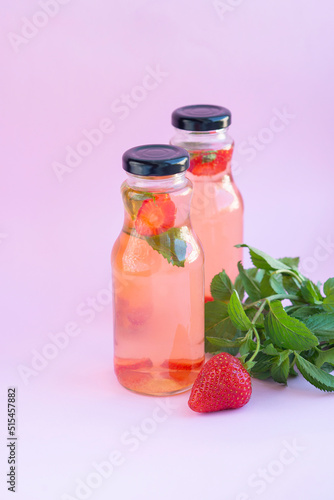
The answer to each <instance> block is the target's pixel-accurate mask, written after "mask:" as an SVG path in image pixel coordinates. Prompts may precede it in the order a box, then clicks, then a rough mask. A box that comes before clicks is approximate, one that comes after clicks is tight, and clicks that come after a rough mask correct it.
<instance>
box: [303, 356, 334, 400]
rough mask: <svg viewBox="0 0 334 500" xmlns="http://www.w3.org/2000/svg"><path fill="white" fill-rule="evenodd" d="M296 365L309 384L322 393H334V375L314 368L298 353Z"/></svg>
mask: <svg viewBox="0 0 334 500" xmlns="http://www.w3.org/2000/svg"><path fill="white" fill-rule="evenodd" d="M296 364H297V367H298V370H299V371H300V373H301V374H302V375H303V377H304V378H305V379H306V380H307V381H308V382H310V384H312V385H314V386H315V387H317V388H318V389H320V390H321V391H328V392H333V391H334V377H333V375H330V374H329V373H326V372H325V371H323V370H321V368H318V367H316V366H314V365H313V364H312V363H310V362H309V361H307V360H306V359H304V358H303V357H302V356H300V355H299V354H297V353H296Z"/></svg>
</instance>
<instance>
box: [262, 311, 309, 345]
mask: <svg viewBox="0 0 334 500" xmlns="http://www.w3.org/2000/svg"><path fill="white" fill-rule="evenodd" d="M264 324H265V330H266V333H267V335H268V337H269V338H270V339H271V341H272V342H273V344H274V345H275V346H276V347H281V348H283V349H291V350H296V351H304V350H305V349H310V348H311V347H313V346H316V345H318V339H317V337H316V336H315V335H313V333H311V332H310V330H309V329H308V328H307V327H306V325H305V324H304V323H302V322H301V321H299V320H297V319H295V318H292V317H291V316H289V315H288V314H287V313H286V312H285V311H284V309H283V306H282V304H281V302H279V301H273V302H270V303H269V314H268V315H267V317H266V319H265V322H264Z"/></svg>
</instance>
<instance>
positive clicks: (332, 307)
mask: <svg viewBox="0 0 334 500" xmlns="http://www.w3.org/2000/svg"><path fill="white" fill-rule="evenodd" d="M322 306H323V308H324V309H325V311H328V312H334V294H333V295H327V297H326V298H325V299H324V301H323V303H322Z"/></svg>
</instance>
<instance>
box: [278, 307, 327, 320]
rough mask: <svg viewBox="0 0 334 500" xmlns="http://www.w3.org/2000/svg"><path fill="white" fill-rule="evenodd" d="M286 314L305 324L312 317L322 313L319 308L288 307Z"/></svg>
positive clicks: (321, 309)
mask: <svg viewBox="0 0 334 500" xmlns="http://www.w3.org/2000/svg"><path fill="white" fill-rule="evenodd" d="M285 310H286V312H287V313H288V314H289V316H292V317H293V318H297V319H300V320H301V321H303V322H304V323H305V321H306V320H307V319H308V318H309V317H310V316H312V315H314V314H318V313H320V312H322V311H323V308H322V307H321V306H305V305H302V306H288V307H286V309H285Z"/></svg>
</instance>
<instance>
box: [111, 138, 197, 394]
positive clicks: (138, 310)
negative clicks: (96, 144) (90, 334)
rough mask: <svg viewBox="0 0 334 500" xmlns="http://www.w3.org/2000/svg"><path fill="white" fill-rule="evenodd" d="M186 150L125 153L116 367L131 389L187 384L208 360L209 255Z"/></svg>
mask: <svg viewBox="0 0 334 500" xmlns="http://www.w3.org/2000/svg"><path fill="white" fill-rule="evenodd" d="M188 166H189V155H188V153H187V152H186V151H185V150H183V149H181V148H178V147H175V146H170V145H147V146H139V147H135V148H132V149H130V150H128V151H126V152H125V153H124V155H123V168H124V170H125V171H126V172H127V174H128V177H127V180H126V181H125V182H124V183H123V184H122V187H121V193H122V197H123V202H124V225H123V229H122V231H121V233H120V235H119V236H118V238H117V240H116V242H115V244H114V247H113V250H112V255H111V262H112V278H113V295H114V348H115V350H114V367H115V373H116V375H117V378H118V380H119V382H120V383H121V384H122V385H123V386H125V387H126V388H128V389H130V390H132V391H135V392H139V393H143V394H151V395H158V396H162V395H170V394H175V393H179V392H183V391H185V390H187V389H189V388H190V387H191V386H192V384H193V382H194V380H195V378H196V376H197V375H198V373H199V371H200V369H201V367H202V365H203V363H204V255H203V250H202V247H201V244H200V243H199V240H198V238H197V236H196V235H195V233H194V232H193V229H192V226H191V224H190V219H189V212H190V202H191V196H192V184H191V182H190V181H189V179H187V177H186V175H185V174H186V170H187V168H188Z"/></svg>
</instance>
